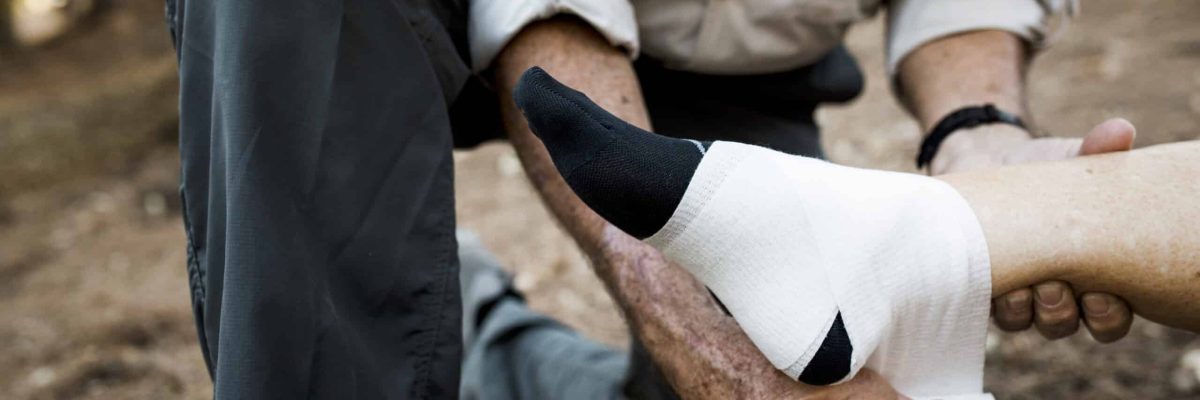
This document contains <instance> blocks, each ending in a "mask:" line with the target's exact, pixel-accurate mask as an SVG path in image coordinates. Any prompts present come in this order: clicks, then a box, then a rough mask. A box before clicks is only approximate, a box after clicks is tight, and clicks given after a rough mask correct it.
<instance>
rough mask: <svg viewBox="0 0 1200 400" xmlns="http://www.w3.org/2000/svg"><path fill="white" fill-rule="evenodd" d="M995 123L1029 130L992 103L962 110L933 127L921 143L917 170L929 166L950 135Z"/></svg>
mask: <svg viewBox="0 0 1200 400" xmlns="http://www.w3.org/2000/svg"><path fill="white" fill-rule="evenodd" d="M993 123H1002V124H1009V125H1015V126H1017V127H1020V128H1021V129H1027V128H1026V127H1025V122H1024V121H1021V117H1018V116H1016V115H1013V114H1010V113H1007V112H1004V111H1002V110H1000V109H998V108H996V106H995V105H992V104H990V103H989V104H984V105H982V106H969V107H963V108H960V109H958V110H957V111H955V112H952V113H950V115H947V116H946V117H945V118H942V120H941V121H939V122H938V124H937V125H936V126H934V127H933V130H931V131H929V136H926V137H925V140H922V141H921V152H920V153H918V154H917V168H925V166H926V165H929V162H930V161H932V160H933V156H934V155H936V154H937V151H938V147H940V146H941V145H942V142H943V141H945V140H946V138H947V137H949V136H950V134H952V133H954V132H957V131H959V130H961V129H966V128H974V127H976V126H979V125H984V124H993Z"/></svg>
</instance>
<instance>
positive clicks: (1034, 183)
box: [941, 142, 1200, 331]
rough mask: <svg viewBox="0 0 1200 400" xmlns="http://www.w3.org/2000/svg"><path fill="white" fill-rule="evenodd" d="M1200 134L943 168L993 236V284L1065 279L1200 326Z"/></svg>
mask: <svg viewBox="0 0 1200 400" xmlns="http://www.w3.org/2000/svg"><path fill="white" fill-rule="evenodd" d="M1196 176H1200V142H1189V143H1180V144H1173V145H1166V146H1156V147H1152V148H1147V149H1143V150H1138V151H1133V152H1129V153H1118V154H1108V155H1100V156H1092V157H1085V158H1078V159H1073V160H1067V161H1059V162H1052V163H1040V164H1029V165H1021V166H1010V167H1005V168H1000V169H991V170H982V171H977V172H967V173H962V174H953V175H945V176H942V177H941V178H942V179H944V180H946V181H947V182H949V183H950V184H951V185H953V186H954V187H955V188H956V189H957V190H958V191H959V192H960V193H962V195H963V196H964V197H965V198H966V199H967V201H968V202H969V203H970V204H971V207H972V209H974V210H975V213H976V215H977V216H978V218H979V222H980V224H981V226H982V227H983V230H984V234H985V236H986V237H987V242H988V252H989V254H990V258H991V265H992V284H993V291H992V292H993V294H1001V293H1005V292H1007V291H1009V290H1012V289H1016V288H1020V287H1025V286H1029V285H1031V284H1034V283H1037V282H1041V281H1044V280H1047V279H1062V280H1065V281H1067V282H1070V283H1071V284H1072V285H1073V286H1075V287H1076V288H1078V289H1080V290H1081V291H1084V292H1087V291H1101V292H1108V293H1113V294H1116V295H1119V296H1121V297H1123V298H1125V299H1126V300H1128V301H1129V303H1130V304H1131V305H1132V307H1133V309H1134V311H1135V312H1137V313H1138V314H1139V315H1143V316H1145V317H1147V318H1149V319H1151V320H1155V321H1157V322H1160V323H1164V324H1168V325H1172V326H1176V327H1181V328H1185V329H1189V330H1192V331H1200V257H1197V255H1198V254H1200V225H1198V224H1196V223H1195V221H1200V202H1197V201H1196V198H1197V196H1200V181H1197V180H1196V179H1195V177H1196Z"/></svg>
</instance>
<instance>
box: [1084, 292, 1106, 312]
mask: <svg viewBox="0 0 1200 400" xmlns="http://www.w3.org/2000/svg"><path fill="white" fill-rule="evenodd" d="M1110 306H1111V304H1109V303H1108V299H1106V298H1104V297H1101V296H1087V295H1085V296H1083V308H1084V310H1086V311H1087V312H1088V314H1091V315H1094V316H1101V315H1104V314H1108V309H1109V307H1110Z"/></svg>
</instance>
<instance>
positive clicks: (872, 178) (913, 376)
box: [647, 142, 991, 396]
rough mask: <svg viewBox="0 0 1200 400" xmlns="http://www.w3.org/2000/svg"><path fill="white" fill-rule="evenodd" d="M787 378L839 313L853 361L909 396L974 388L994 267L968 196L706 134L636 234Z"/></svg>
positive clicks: (932, 183)
mask: <svg viewBox="0 0 1200 400" xmlns="http://www.w3.org/2000/svg"><path fill="white" fill-rule="evenodd" d="M647 242H648V243H650V244H651V245H653V246H655V247H657V248H658V249H660V250H662V251H663V253H664V254H666V255H667V257H669V258H671V259H673V260H675V261H677V262H678V263H680V264H681V265H682V266H683V267H684V268H686V269H688V270H689V271H690V272H691V273H692V274H694V275H695V276H696V277H697V278H698V279H699V280H700V281H701V282H703V283H704V284H705V285H707V286H708V287H709V288H710V289H711V290H712V291H713V292H714V293H715V294H716V295H717V297H718V298H720V299H721V301H722V303H724V305H725V306H726V308H727V309H728V310H729V311H730V313H731V314H732V315H733V317H734V318H735V319H736V320H737V321H738V323H739V324H740V325H741V327H742V329H743V330H745V331H746V333H747V335H748V336H749V337H750V339H751V340H752V341H753V342H754V343H755V345H756V346H757V347H758V348H759V349H760V350H761V351H762V352H763V354H764V355H766V357H767V358H768V359H769V360H770V361H771V363H772V364H774V365H775V366H776V367H777V368H779V369H781V370H782V371H783V372H785V373H786V374H787V375H788V376H790V377H792V378H796V377H798V376H799V375H800V373H801V372H802V371H804V369H805V367H806V366H807V365H808V364H809V363H810V362H811V361H812V359H813V356H814V355H815V353H816V352H817V350H818V348H819V347H820V345H821V342H822V340H823V338H825V336H826V333H827V331H828V330H829V328H830V326H831V323H832V321H833V320H834V318H835V317H836V316H837V315H838V313H839V312H840V313H841V318H842V320H843V321H844V326H845V329H846V332H847V334H848V336H849V340H850V342H851V344H852V345H853V351H852V355H851V360H850V366H851V368H850V372H851V373H850V374H848V375H847V376H846V377H845V378H849V377H850V376H853V374H854V373H856V372H858V371H859V370H860V369H861V368H863V367H864V366H867V367H870V368H871V369H873V370H875V371H876V372H878V373H880V374H881V375H883V376H884V377H885V378H886V379H887V380H888V382H890V383H891V384H892V385H893V386H894V387H895V388H896V389H897V390H899V391H900V392H901V393H904V394H906V395H909V396H937V395H951V394H954V395H961V394H969V393H979V392H980V391H981V389H982V376H983V370H982V368H983V350H984V339H985V335H986V328H987V318H988V310H989V308H988V307H989V298H990V292H991V287H990V286H991V274H990V266H989V264H988V255H987V245H986V242H985V241H984V237H983V232H982V230H981V228H980V226H979V223H978V221H977V220H976V218H975V215H974V212H973V211H971V209H970V207H969V206H968V205H967V203H966V201H965V200H964V199H963V198H962V197H961V196H960V195H959V194H958V193H957V192H956V191H955V190H954V189H953V188H951V187H950V186H949V185H947V184H945V183H943V182H941V181H939V180H936V179H933V178H929V177H924V176H919V175H912V174H902V173H894V172H883V171H872V170H864V169H857V168H849V167H843V166H837V165H834V164H831V163H828V162H824V161H820V160H815V159H809V158H803V157H795V156H790V155H786V154H783V153H778V152H774V151H770V150H767V149H763V148H759V147H753V146H747V145H741V144H735V143H729V142H716V143H714V144H713V145H712V146H711V147H710V148H709V150H708V152H707V154H705V156H704V158H703V159H702V161H701V163H700V165H699V168H698V169H697V170H696V172H695V174H694V176H693V177H692V180H691V182H690V184H689V185H688V187H687V191H686V193H685V194H684V196H683V199H682V201H681V203H680V204H679V206H678V208H677V209H676V210H675V212H674V214H673V215H672V216H671V218H670V219H669V220H668V221H667V223H666V225H665V226H664V227H663V228H662V229H661V230H660V231H659V232H658V233H656V234H654V235H653V236H651V237H650V238H648V239H647Z"/></svg>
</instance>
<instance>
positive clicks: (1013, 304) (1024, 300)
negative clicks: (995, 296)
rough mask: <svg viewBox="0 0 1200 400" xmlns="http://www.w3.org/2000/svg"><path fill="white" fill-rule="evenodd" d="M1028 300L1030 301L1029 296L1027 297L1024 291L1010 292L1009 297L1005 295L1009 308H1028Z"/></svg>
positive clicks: (1014, 309)
mask: <svg viewBox="0 0 1200 400" xmlns="http://www.w3.org/2000/svg"><path fill="white" fill-rule="evenodd" d="M1028 302H1029V298H1028V297H1026V295H1025V293H1024V292H1022V293H1013V294H1010V295H1008V296H1007V297H1005V302H1004V305H1006V306H1008V309H1009V310H1012V311H1018V310H1020V309H1021V308H1026V309H1027V308H1028V307H1029V306H1028V305H1027V304H1029V303H1028Z"/></svg>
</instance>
